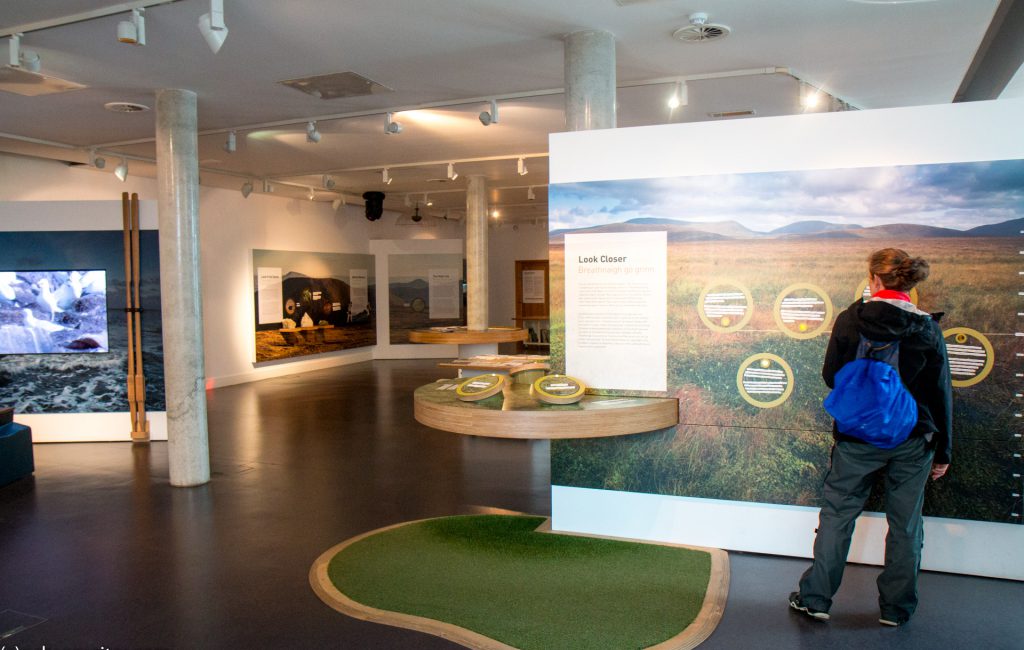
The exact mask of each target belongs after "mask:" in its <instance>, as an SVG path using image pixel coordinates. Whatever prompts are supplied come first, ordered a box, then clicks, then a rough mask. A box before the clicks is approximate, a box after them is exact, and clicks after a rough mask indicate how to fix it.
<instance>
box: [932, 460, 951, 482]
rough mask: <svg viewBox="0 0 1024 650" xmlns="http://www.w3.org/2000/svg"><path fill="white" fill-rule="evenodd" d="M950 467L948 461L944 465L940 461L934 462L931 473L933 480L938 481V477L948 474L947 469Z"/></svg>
mask: <svg viewBox="0 0 1024 650" xmlns="http://www.w3.org/2000/svg"><path fill="white" fill-rule="evenodd" d="M948 469H949V463H946V464H945V465H942V464H940V463H933V464H932V473H931V477H932V480H933V481H937V480H938V479H940V478H942V477H943V476H945V475H946V470H948Z"/></svg>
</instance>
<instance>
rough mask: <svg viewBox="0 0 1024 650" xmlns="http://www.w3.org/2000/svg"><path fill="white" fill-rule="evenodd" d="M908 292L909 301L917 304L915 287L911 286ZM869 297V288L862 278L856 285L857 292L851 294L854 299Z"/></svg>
mask: <svg viewBox="0 0 1024 650" xmlns="http://www.w3.org/2000/svg"><path fill="white" fill-rule="evenodd" d="M907 293H908V294H910V302H912V303H914V304H915V305H916V304H917V288H916V287H915V288H913V289H911V290H910V291H908V292H907ZM870 297H871V288H870V287H868V281H867V280H864V281H863V282H861V283H860V284H859V285H857V292H856V293H855V294H854V295H853V299H854V300H867V299H868V298H870Z"/></svg>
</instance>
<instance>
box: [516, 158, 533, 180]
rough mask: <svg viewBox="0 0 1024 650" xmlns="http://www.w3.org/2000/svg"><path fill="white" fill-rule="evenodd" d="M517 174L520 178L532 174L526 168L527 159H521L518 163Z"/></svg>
mask: <svg viewBox="0 0 1024 650" xmlns="http://www.w3.org/2000/svg"><path fill="white" fill-rule="evenodd" d="M516 172H517V173H518V174H519V175H520V176H526V175H527V174H529V173H530V170H529V169H527V168H526V158H520V159H519V162H518V163H516Z"/></svg>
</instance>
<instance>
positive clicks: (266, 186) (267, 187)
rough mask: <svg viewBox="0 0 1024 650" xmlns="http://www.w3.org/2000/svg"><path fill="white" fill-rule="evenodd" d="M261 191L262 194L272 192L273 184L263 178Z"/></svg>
mask: <svg viewBox="0 0 1024 650" xmlns="http://www.w3.org/2000/svg"><path fill="white" fill-rule="evenodd" d="M263 193H264V194H273V193H274V186H273V185H271V184H270V181H268V180H267V179H265V178H264V179H263Z"/></svg>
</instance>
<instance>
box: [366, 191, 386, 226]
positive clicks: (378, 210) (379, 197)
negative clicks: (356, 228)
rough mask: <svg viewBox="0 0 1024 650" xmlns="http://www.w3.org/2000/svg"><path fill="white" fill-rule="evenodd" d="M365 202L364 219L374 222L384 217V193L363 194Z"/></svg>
mask: <svg viewBox="0 0 1024 650" xmlns="http://www.w3.org/2000/svg"><path fill="white" fill-rule="evenodd" d="M363 199H364V200H365V201H366V218H367V219H368V220H369V221H376V220H377V219H380V218H381V217H382V216H383V215H384V192H363Z"/></svg>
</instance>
